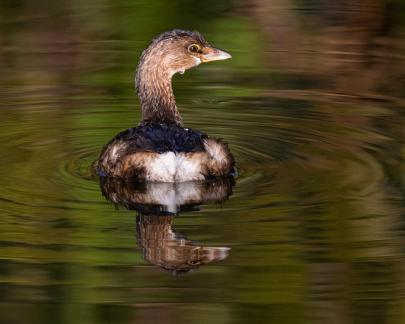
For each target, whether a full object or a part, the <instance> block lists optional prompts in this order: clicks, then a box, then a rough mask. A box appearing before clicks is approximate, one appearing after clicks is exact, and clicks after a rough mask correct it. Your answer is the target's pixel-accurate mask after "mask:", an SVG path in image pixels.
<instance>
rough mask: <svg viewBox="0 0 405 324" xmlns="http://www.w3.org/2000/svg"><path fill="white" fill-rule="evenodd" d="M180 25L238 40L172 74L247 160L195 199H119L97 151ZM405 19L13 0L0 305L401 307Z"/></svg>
mask: <svg viewBox="0 0 405 324" xmlns="http://www.w3.org/2000/svg"><path fill="white" fill-rule="evenodd" d="M174 27H176V28H184V29H191V30H194V29H196V30H199V31H200V32H202V33H203V34H204V35H205V36H206V38H207V39H209V40H210V41H211V42H212V43H213V45H216V46H218V47H220V48H224V49H226V50H228V51H229V52H230V53H231V54H232V57H233V58H232V59H231V60H229V61H225V62H222V63H221V64H215V63H212V64H211V65H208V64H207V66H201V67H199V68H198V69H193V70H190V71H187V73H186V74H185V75H183V76H177V75H176V76H175V77H174V91H175V94H176V99H177V103H178V106H179V108H180V111H181V113H182V116H183V119H184V120H183V121H184V123H185V125H186V126H187V127H191V128H193V129H197V130H200V131H203V132H205V133H207V134H209V135H211V136H215V137H222V138H223V139H224V140H225V141H226V142H228V143H229V144H230V147H231V150H232V152H233V153H234V154H235V159H236V161H237V167H238V170H239V171H240V176H239V177H238V178H237V179H236V182H237V183H236V185H235V186H234V187H233V188H232V190H233V193H232V196H231V197H230V198H229V199H228V200H227V201H226V203H224V204H222V205H221V204H220V205H216V204H209V203H203V204H202V205H201V206H200V207H198V208H197V206H198V205H199V204H200V202H199V199H201V198H198V197H199V196H198V195H201V196H203V195H205V194H206V193H209V192H211V191H212V189H213V188H212V186H211V185H204V186H197V188H196V189H193V190H191V189H187V190H186V191H190V192H191V191H196V192H197V193H198V194H197V196H196V197H197V198H196V199H194V198H193V199H190V200H184V199H183V198H181V199H180V198H179V197H178V198H176V199H178V200H177V202H176V203H169V204H163V206H162V204H158V203H157V202H156V201H155V200H154V199H152V198H151V197H147V195H145V192H147V191H150V189H152V192H153V191H155V192H159V190H163V191H165V192H168V193H173V192H176V190H177V189H176V188H163V189H157V188H156V189H153V188H149V189H148V188H145V187H144V188H143V189H136V190H135V191H134V188H131V187H128V188H125V186H124V187H122V186H121V187H120V186H118V188H117V186H116V185H115V184H107V183H103V182H102V183H101V186H102V188H104V187H103V186H105V188H104V189H103V190H104V193H105V195H106V196H107V197H108V198H109V199H110V200H111V201H113V202H114V203H116V204H120V205H124V206H125V207H126V208H118V209H115V208H113V207H112V206H111V203H108V202H107V201H106V200H105V198H104V197H103V196H102V195H100V186H99V183H98V181H97V178H96V177H94V176H93V175H92V173H91V171H90V170H91V168H90V165H91V163H92V162H93V161H94V160H96V159H97V157H98V154H99V152H100V150H101V147H102V146H103V145H104V144H105V143H106V142H107V141H108V140H109V139H111V138H112V137H113V136H114V135H115V134H116V133H118V132H119V131H121V130H124V129H127V128H129V127H134V126H136V125H137V123H138V122H139V118H140V114H139V104H138V101H137V99H136V96H135V94H134V89H133V78H134V70H135V66H136V63H137V60H138V57H139V55H140V53H141V51H142V49H143V48H144V47H145V46H146V45H147V44H148V42H149V41H150V39H151V38H152V37H153V36H155V35H157V34H159V33H160V32H162V31H164V30H168V29H172V28H174ZM404 34H405V10H404V1H402V0H354V1H348V0H344V1H331V0H322V1H321V0H287V1H284V0H271V1H267V0H266V1H265V0H249V1H238V0H233V1H211V0H210V1H208V2H207V1H205V2H196V1H177V0H175V1H163V0H153V1H147V2H145V1H129V0H117V1H110V0H89V1H85V2H83V1H65V0H58V1H56V2H50V1H44V0H39V1H32V0H17V1H14V0H13V1H11V0H4V1H1V2H0V67H1V74H0V98H1V99H0V119H1V129H0V132H1V141H0V149H1V152H2V154H1V156H0V179H1V180H0V183H1V186H0V211H1V215H2V217H1V218H0V237H1V244H0V259H1V262H0V280H1V289H0V322H4V323H81V322H82V323H104V322H105V323H111V322H115V323H133V322H136V323H139V322H141V323H142V322H147V321H148V320H149V321H150V322H153V323H159V322H167V323H183V322H196V323H207V322H208V323H210V322H216V323H239V322H240V323H244V322H255V321H256V322H261V321H263V319H264V318H265V319H266V320H267V321H269V322H275V323H311V324H312V323H325V322H333V323H335V322H337V323H352V322H355V323H371V322H378V323H385V322H392V323H396V322H398V323H400V322H404V320H405V312H404V297H403V290H404V287H405V280H404V276H403V270H404V268H405V254H404V249H403V246H404V243H405V233H404V229H405V224H404V217H403V215H404V208H405V176H404V175H405V172H404V171H405V164H404V161H405V140H404V125H405V102H404V93H405V90H404V89H405V85H404V80H405V78H404V76H405V70H404V68H405V65H404V64H403V61H404V54H405V53H404V48H405V47H404V39H405V37H404ZM220 187H221V186H220ZM230 190H231V188H230V187H229V186H226V185H225V186H224V190H223V191H222V193H220V194H219V195H213V196H212V198H209V199H208V200H210V199H212V200H213V201H214V200H217V199H218V200H221V199H225V197H226V196H227V195H228V194H229V193H230ZM107 192H109V193H107ZM110 193H114V195H115V198H114V197H113V195H112V194H110ZM159 195H160V194H159ZM119 197H121V198H119ZM135 197H142V199H144V200H143V201H142V202H140V201H138V203H134V202H136V199H137V198H135ZM152 197H153V195H152ZM145 199H149V200H145ZM182 199H183V200H182ZM203 200H204V199H202V201H203ZM183 203H184V204H185V205H183ZM141 206H142V208H141ZM145 206H146V207H145ZM182 206H183V207H182ZM127 208H129V209H131V208H133V209H136V210H137V211H138V213H140V215H139V216H138V220H137V221H136V220H134V211H131V210H127ZM195 209H199V210H195ZM151 213H158V214H159V215H160V216H152V215H151ZM176 213H181V215H180V217H174V216H173V215H171V214H176ZM173 224H174V225H173ZM172 227H175V229H176V232H174V231H173V229H172ZM136 232H138V235H137V236H136V237H137V238H136V239H135V233H136ZM180 232H184V233H187V236H188V237H189V238H190V239H192V241H190V240H188V239H185V238H182V237H181V235H180V234H178V233H180ZM159 235H160V236H159ZM159 237H169V238H170V239H169V240H168V241H167V242H170V241H171V242H172V243H171V245H163V244H160V243H162V241H161V240H159ZM135 240H138V246H137V245H136V244H135ZM159 242H160V243H159ZM180 242H183V243H184V249H183V251H181V252H180V250H181V249H180V245H179V244H180ZM198 242H202V243H198ZM222 246H228V247H232V250H231V253H229V256H228V257H226V258H223V259H222V260H221V262H210V263H207V264H204V266H201V267H200V268H199V269H198V270H197V271H191V272H189V273H188V274H187V275H185V276H175V277H173V276H170V275H167V273H166V272H165V271H162V270H161V269H160V268H159V267H160V266H163V267H167V268H168V269H175V268H176V267H179V268H180V269H184V267H185V266H184V265H185V264H188V262H190V260H195V259H197V260H199V261H198V262H200V263H202V264H203V263H204V262H205V261H208V260H213V261H215V260H216V258H217V259H218V260H219V259H221V256H225V254H227V253H228V252H226V251H225V250H222V252H221V251H220V250H219V251H217V252H215V250H213V252H212V254H211V252H203V251H204V249H207V248H208V247H222ZM182 248H183V247H182ZM179 249H180V250H179ZM201 253H202V254H201ZM216 253H219V256H218V255H216ZM221 253H223V254H221ZM144 257H145V258H146V259H147V260H148V262H145V258H144ZM207 258H208V259H207ZM173 260H181V261H180V262H179V263H173V262H172V261H173ZM149 262H150V263H153V264H149ZM167 262H168V263H167ZM193 262H195V261H191V263H193ZM198 262H197V263H198ZM156 265H158V266H156ZM188 266H190V265H189V264H188ZM192 268H193V267H192Z"/></svg>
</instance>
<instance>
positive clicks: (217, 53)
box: [201, 47, 232, 63]
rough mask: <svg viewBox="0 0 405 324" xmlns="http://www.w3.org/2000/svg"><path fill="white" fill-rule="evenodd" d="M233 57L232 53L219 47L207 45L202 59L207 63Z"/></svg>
mask: <svg viewBox="0 0 405 324" xmlns="http://www.w3.org/2000/svg"><path fill="white" fill-rule="evenodd" d="M231 57H232V56H231V54H229V53H227V52H225V51H222V50H220V49H218V48H213V47H207V48H205V49H204V51H203V54H202V55H201V61H202V62H203V63H205V62H212V61H220V60H227V59H229V58H231Z"/></svg>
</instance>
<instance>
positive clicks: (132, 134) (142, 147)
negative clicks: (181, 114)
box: [115, 124, 207, 154]
mask: <svg viewBox="0 0 405 324" xmlns="http://www.w3.org/2000/svg"><path fill="white" fill-rule="evenodd" d="M206 137H207V135H205V134H204V133H201V132H198V131H194V130H192V129H187V128H183V127H181V126H178V125H175V124H171V125H167V124H148V125H141V126H139V127H136V128H130V129H127V130H126V131H123V132H121V133H119V134H118V135H117V136H116V137H115V140H122V141H125V142H126V143H128V146H127V147H126V151H127V152H126V153H127V154H128V153H131V152H138V151H146V152H157V153H164V152H169V151H171V152H203V151H205V148H204V143H203V140H204V138H206Z"/></svg>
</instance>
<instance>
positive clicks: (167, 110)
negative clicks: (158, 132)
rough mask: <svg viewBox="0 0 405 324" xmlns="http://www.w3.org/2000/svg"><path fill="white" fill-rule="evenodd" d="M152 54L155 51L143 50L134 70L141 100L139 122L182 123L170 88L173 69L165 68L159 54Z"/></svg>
mask: <svg viewBox="0 0 405 324" xmlns="http://www.w3.org/2000/svg"><path fill="white" fill-rule="evenodd" d="M153 54H156V53H152V52H148V51H146V52H144V53H143V55H142V57H141V60H140V62H139V65H138V68H137V71H136V77H135V86H136V91H137V94H138V96H139V98H140V102H141V110H142V121H141V124H147V123H165V124H173V123H175V124H178V125H182V121H181V117H180V114H179V111H178V110H177V106H176V100H175V98H174V93H173V89H172V76H173V74H174V73H175V71H171V70H170V69H167V68H166V67H165V65H164V62H162V60H160V59H159V56H158V55H157V57H156V56H155V55H153ZM173 72H174V73H173Z"/></svg>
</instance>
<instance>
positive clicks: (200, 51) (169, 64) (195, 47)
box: [140, 29, 231, 76]
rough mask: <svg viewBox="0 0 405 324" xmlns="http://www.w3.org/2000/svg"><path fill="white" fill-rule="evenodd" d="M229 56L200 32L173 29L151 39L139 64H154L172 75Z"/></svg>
mask: <svg viewBox="0 0 405 324" xmlns="http://www.w3.org/2000/svg"><path fill="white" fill-rule="evenodd" d="M230 57H231V55H230V54H229V53H227V52H225V51H222V50H220V49H217V48H214V47H213V46H211V45H210V44H209V43H208V42H207V41H206V40H205V39H204V37H203V36H202V35H201V34H200V33H198V32H191V31H187V30H180V29H175V30H171V31H168V32H165V33H163V34H161V35H159V36H157V37H156V38H155V39H153V40H152V42H151V43H150V45H149V46H148V48H147V49H146V50H145V51H144V52H143V54H142V57H141V60H140V65H141V64H146V65H148V66H149V67H150V65H152V66H155V67H156V69H161V70H163V71H161V72H166V73H168V74H169V75H170V76H172V75H173V74H175V73H181V74H183V73H184V71H185V70H188V69H190V68H192V67H194V66H197V65H199V64H201V63H205V62H212V61H218V60H226V59H228V58H230Z"/></svg>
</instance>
